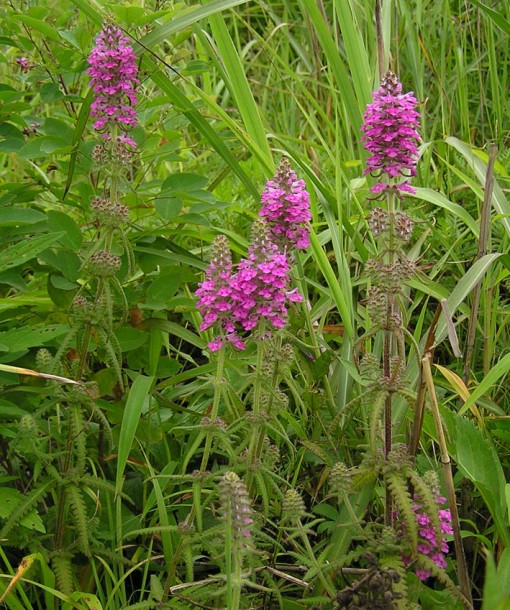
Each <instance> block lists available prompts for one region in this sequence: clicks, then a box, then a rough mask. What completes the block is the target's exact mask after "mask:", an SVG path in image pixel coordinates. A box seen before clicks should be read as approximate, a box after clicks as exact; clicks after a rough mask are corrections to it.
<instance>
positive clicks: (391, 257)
mask: <svg viewBox="0 0 510 610" xmlns="http://www.w3.org/2000/svg"><path fill="white" fill-rule="evenodd" d="M386 201H387V212H388V251H387V254H386V259H387V262H388V263H389V265H394V264H395V227H394V224H395V195H394V194H393V193H391V192H390V193H388V195H387V199H386ZM394 305H395V302H394V296H393V294H392V293H388V294H387V295H386V322H387V329H386V330H385V331H384V341H383V377H384V380H385V381H386V382H387V383H389V382H390V379H391V378H392V370H391V355H392V349H393V333H392V331H391V330H388V328H390V322H391V319H392V317H393V310H394ZM392 401H393V393H392V391H391V388H390V389H389V392H388V394H387V396H386V399H385V402H384V457H385V459H388V454H389V453H390V451H391V445H392V430H391V416H392ZM392 504H393V503H392V497H391V492H390V490H389V489H388V487H387V488H386V510H385V518H384V521H385V523H386V525H391V524H392V522H393V506H392Z"/></svg>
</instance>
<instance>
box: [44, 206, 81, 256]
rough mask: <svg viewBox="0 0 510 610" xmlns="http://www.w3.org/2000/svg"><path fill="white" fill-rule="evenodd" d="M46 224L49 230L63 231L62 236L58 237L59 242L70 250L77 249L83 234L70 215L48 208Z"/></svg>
mask: <svg viewBox="0 0 510 610" xmlns="http://www.w3.org/2000/svg"><path fill="white" fill-rule="evenodd" d="M48 226H49V228H50V230H51V231H54V232H57V231H61V232H63V235H62V237H61V238H60V239H59V241H60V243H61V244H63V245H64V246H67V247H68V248H70V249H71V250H79V248H80V246H81V243H82V240H83V236H82V233H81V230H80V227H79V226H78V224H77V223H76V222H75V220H73V219H72V218H71V216H69V215H67V214H65V213H64V212H58V211H56V210H50V211H49V212H48Z"/></svg>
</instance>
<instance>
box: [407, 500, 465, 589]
mask: <svg viewBox="0 0 510 610" xmlns="http://www.w3.org/2000/svg"><path fill="white" fill-rule="evenodd" d="M445 502H446V498H444V497H442V496H440V495H437V496H436V504H437V505H438V516H439V523H440V525H441V533H442V534H453V529H452V525H451V523H452V515H451V512H450V510H449V509H442V508H440V506H442V505H443V504H444V503H445ZM413 510H414V513H415V515H416V521H417V522H418V527H419V529H418V536H419V539H418V554H422V555H427V556H428V557H429V558H430V559H431V560H432V561H433V562H434V563H435V564H436V565H437V566H439V567H440V568H442V569H443V570H444V569H445V568H446V559H445V554H446V553H448V544H447V543H446V538H445V537H444V536H441V540H438V539H437V534H436V530H435V528H434V525H433V523H432V519H431V518H430V515H428V514H427V513H426V512H425V511H424V510H423V508H422V506H421V505H420V503H419V500H418V499H416V503H415V504H414V505H413ZM403 559H404V563H406V564H408V563H410V559H409V558H407V557H404V558H403ZM416 576H418V578H419V579H420V580H422V581H423V580H427V578H429V576H430V572H428V571H427V570H423V569H422V568H417V569H416Z"/></svg>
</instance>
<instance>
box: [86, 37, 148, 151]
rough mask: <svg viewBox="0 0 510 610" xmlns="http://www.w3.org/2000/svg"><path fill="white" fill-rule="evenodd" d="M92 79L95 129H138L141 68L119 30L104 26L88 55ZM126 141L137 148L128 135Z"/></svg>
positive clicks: (127, 40)
mask: <svg viewBox="0 0 510 610" xmlns="http://www.w3.org/2000/svg"><path fill="white" fill-rule="evenodd" d="M89 65H90V67H89V70H88V73H89V76H90V77H91V85H92V87H93V89H94V93H95V100H94V101H93V102H92V106H91V115H92V116H93V117H95V118H96V122H95V123H94V129H96V130H97V131H103V130H105V129H107V128H108V127H109V126H111V125H117V126H118V127H119V128H120V129H122V131H128V130H130V129H132V128H133V127H136V124H137V116H136V111H135V109H134V106H135V105H136V102H137V98H136V91H135V88H136V86H137V85H138V78H137V75H138V68H137V66H136V56H135V54H134V52H133V49H132V48H131V45H130V44H129V38H126V37H125V36H124V35H123V34H122V32H121V31H120V30H119V28H117V27H115V26H113V25H105V26H104V27H103V29H102V30H101V32H100V33H99V35H98V37H97V38H96V46H95V47H94V48H93V49H92V51H91V53H90V56H89ZM121 137H122V138H123V140H122V141H123V142H124V143H126V144H129V145H130V146H136V144H135V142H134V141H133V140H132V139H131V138H129V137H128V136H121Z"/></svg>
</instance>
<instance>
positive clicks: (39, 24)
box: [12, 15, 60, 42]
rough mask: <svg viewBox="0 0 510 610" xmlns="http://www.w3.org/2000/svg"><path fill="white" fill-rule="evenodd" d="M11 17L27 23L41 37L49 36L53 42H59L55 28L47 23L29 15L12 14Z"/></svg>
mask: <svg viewBox="0 0 510 610" xmlns="http://www.w3.org/2000/svg"><path fill="white" fill-rule="evenodd" d="M12 19H14V20H16V21H21V23H24V24H25V25H27V26H28V27H29V28H30V29H31V30H36V31H37V32H39V33H40V34H42V35H43V38H49V39H50V40H54V41H55V42H60V36H59V35H58V33H57V31H56V29H55V28H54V27H53V26H51V25H50V24H49V23H46V22H44V21H41V20H40V19H35V18H34V17H30V16H29V15H13V16H12Z"/></svg>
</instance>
